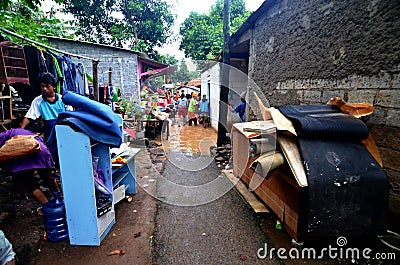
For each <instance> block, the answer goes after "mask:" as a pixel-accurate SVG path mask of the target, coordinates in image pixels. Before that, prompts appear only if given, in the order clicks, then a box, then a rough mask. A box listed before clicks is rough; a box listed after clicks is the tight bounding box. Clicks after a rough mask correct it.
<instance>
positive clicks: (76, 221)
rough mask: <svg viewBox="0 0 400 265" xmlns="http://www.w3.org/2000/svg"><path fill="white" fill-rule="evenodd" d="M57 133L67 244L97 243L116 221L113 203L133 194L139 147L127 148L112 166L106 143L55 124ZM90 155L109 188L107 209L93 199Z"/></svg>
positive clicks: (93, 182) (90, 244) (93, 186)
mask: <svg viewBox="0 0 400 265" xmlns="http://www.w3.org/2000/svg"><path fill="white" fill-rule="evenodd" d="M56 133H57V147H58V154H59V160H60V173H61V183H62V190H63V195H64V202H65V209H66V215H67V223H68V230H69V240H70V244H71V245H88V246H99V245H100V242H101V241H102V240H103V239H104V237H105V236H106V235H107V233H108V232H109V231H110V229H111V227H112V226H113V225H114V224H115V222H116V221H115V209H114V204H115V203H117V202H118V201H120V200H121V199H122V198H124V197H125V193H129V194H134V193H136V182H135V178H136V176H135V162H134V157H135V155H136V154H137V152H138V151H139V150H140V149H129V150H128V151H126V152H125V155H126V158H127V163H126V164H125V165H119V166H116V167H115V168H112V165H111V159H110V148H109V147H108V146H106V145H104V144H100V143H96V144H91V141H90V138H89V137H88V136H87V135H86V134H84V133H82V132H75V131H74V130H73V129H71V127H69V126H66V125H57V126H56ZM93 157H98V168H100V169H101V170H102V172H103V173H104V178H105V186H106V188H107V189H108V190H110V191H112V194H110V195H109V196H110V197H109V198H110V199H111V202H112V203H111V204H110V205H109V208H101V206H100V205H99V203H98V202H99V200H98V199H96V189H95V180H94V177H93V166H92V162H93Z"/></svg>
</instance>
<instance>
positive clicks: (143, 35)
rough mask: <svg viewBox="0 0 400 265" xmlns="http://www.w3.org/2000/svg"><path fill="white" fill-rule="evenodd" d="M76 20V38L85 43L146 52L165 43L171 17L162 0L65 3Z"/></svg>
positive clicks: (153, 54)
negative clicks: (126, 47)
mask: <svg viewBox="0 0 400 265" xmlns="http://www.w3.org/2000/svg"><path fill="white" fill-rule="evenodd" d="M63 3H64V6H65V10H66V11H67V12H70V13H71V14H72V15H74V17H75V18H76V24H75V26H76V28H77V36H78V37H79V38H80V39H82V40H86V41H93V42H97V43H102V44H108V45H114V46H119V47H122V46H123V45H127V46H129V47H131V48H132V49H134V50H139V51H142V52H146V53H147V54H148V55H149V56H150V57H151V58H155V57H156V56H157V53H156V52H155V50H154V48H155V47H157V46H158V47H160V46H162V44H164V43H166V42H167V39H168V36H170V35H171V33H170V29H171V28H172V27H171V26H172V24H173V22H174V16H173V15H172V13H171V12H170V8H171V7H170V5H169V4H168V3H167V1H166V0H91V1H88V0H86V1H82V0H65V1H63Z"/></svg>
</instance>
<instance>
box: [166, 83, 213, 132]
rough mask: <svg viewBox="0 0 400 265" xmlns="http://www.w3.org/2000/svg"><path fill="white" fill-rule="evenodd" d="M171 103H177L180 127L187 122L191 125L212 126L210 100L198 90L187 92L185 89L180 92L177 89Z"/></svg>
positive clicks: (176, 108)
mask: <svg viewBox="0 0 400 265" xmlns="http://www.w3.org/2000/svg"><path fill="white" fill-rule="evenodd" d="M167 100H168V96H167ZM172 101H174V102H172ZM171 103H175V104H174V105H175V107H174V108H175V110H177V114H178V117H177V118H178V120H177V123H178V126H179V127H181V126H184V125H185V124H186V123H188V125H189V126H192V125H194V126H197V125H198V124H201V125H203V126H204V128H207V127H209V126H210V102H209V100H208V99H207V96H206V95H203V96H202V98H200V95H198V94H197V93H196V92H192V93H191V94H185V91H184V90H181V91H180V92H179V90H177V91H176V92H175V96H174V97H173V98H172V97H171Z"/></svg>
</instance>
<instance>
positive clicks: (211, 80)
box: [201, 64, 220, 130]
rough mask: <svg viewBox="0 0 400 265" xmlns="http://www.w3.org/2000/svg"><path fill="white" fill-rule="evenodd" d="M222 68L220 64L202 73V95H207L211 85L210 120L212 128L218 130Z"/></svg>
mask: <svg viewBox="0 0 400 265" xmlns="http://www.w3.org/2000/svg"><path fill="white" fill-rule="evenodd" d="M219 73H220V67H219V65H218V64H216V65H214V66H213V67H211V68H209V69H207V70H206V71H204V72H203V73H201V94H206V93H207V92H206V91H207V86H208V84H210V95H209V100H210V118H211V127H213V128H214V129H216V130H217V129H218V119H219V93H220V74H219Z"/></svg>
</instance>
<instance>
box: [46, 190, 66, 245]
mask: <svg viewBox="0 0 400 265" xmlns="http://www.w3.org/2000/svg"><path fill="white" fill-rule="evenodd" d="M42 211H43V223H44V227H45V230H46V237H47V239H48V240H49V241H51V242H59V241H62V240H65V239H67V238H68V225H67V219H66V217H65V205H64V201H63V200H62V199H61V197H60V193H59V192H54V199H53V200H51V201H49V202H48V203H46V204H45V205H43V210H42Z"/></svg>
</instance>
